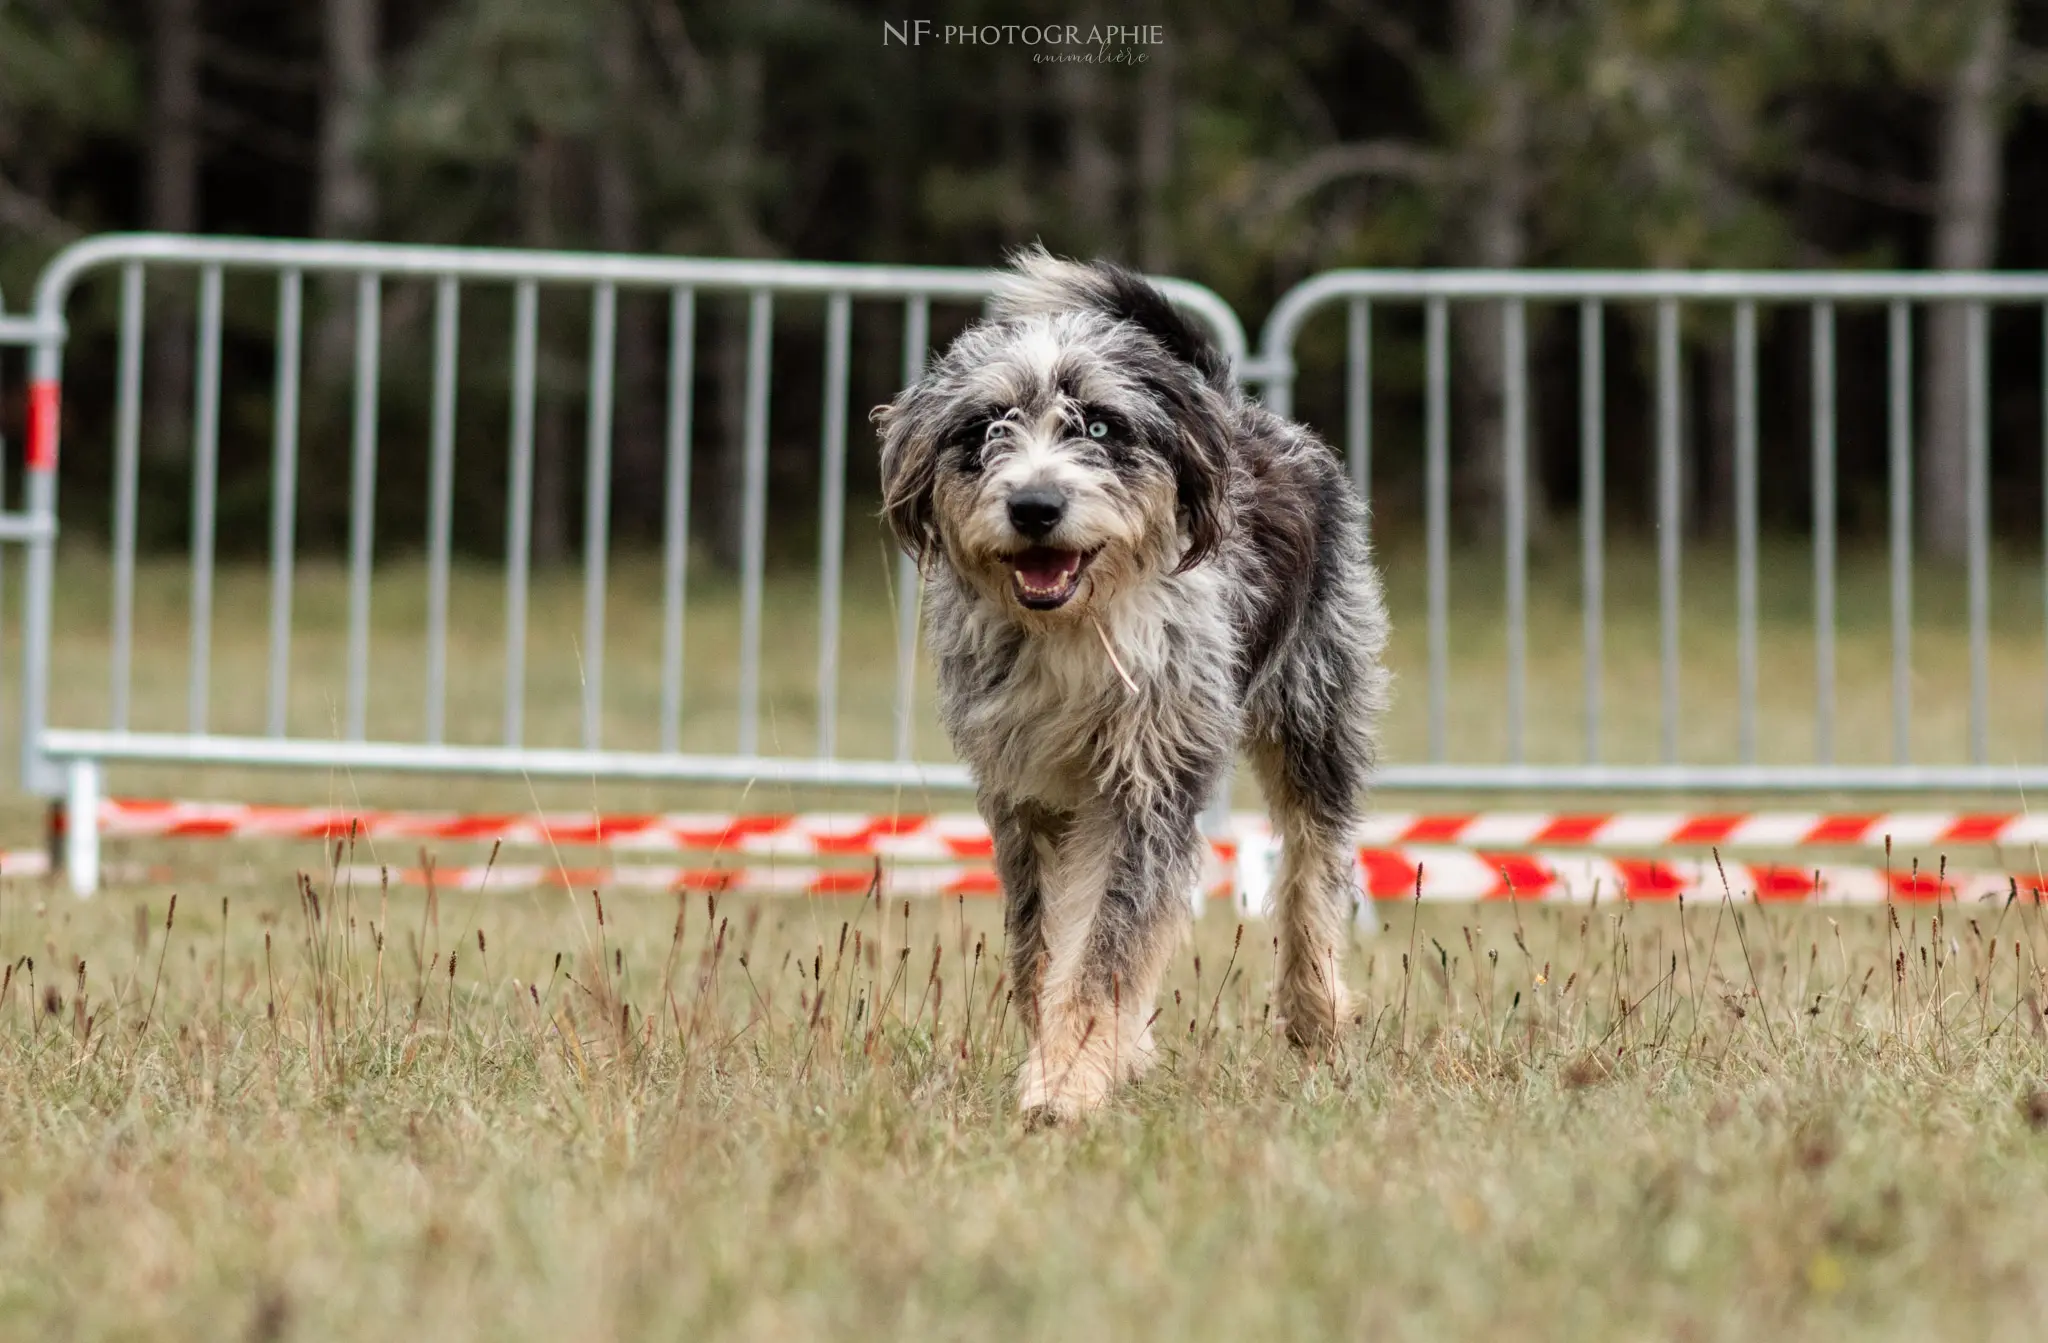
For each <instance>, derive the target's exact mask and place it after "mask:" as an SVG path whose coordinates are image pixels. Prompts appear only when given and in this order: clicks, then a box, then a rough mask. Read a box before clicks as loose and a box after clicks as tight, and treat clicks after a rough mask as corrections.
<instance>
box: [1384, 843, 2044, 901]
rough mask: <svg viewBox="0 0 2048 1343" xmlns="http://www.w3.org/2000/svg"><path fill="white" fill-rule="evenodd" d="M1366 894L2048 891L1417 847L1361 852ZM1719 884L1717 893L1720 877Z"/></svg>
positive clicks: (1658, 896)
mask: <svg viewBox="0 0 2048 1343" xmlns="http://www.w3.org/2000/svg"><path fill="white" fill-rule="evenodd" d="M1358 857H1359V863H1360V865H1361V866H1362V868H1363V870H1364V877H1365V888H1366V890H1367V891H1369V892H1370V893H1371V895H1372V897H1373V899H1375V900H1384V901H1395V902H1398V901H1401V900H1408V899H1413V898H1414V897H1415V894H1416V874H1417V871H1418V870H1419V871H1420V872H1421V894H1422V898H1423V899H1424V900H1450V901H1457V900H1511V899H1543V900H1564V901H1583V900H1592V899H1594V898H1595V897H1596V896H1597V897H1598V898H1601V899H1616V898H1623V899H1629V900H1675V899H1677V898H1678V897H1680V896H1684V897H1685V898H1686V899H1688V900H1718V899H1720V898H1721V897H1722V895H1723V893H1724V892H1725V893H1726V894H1728V895H1730V896H1733V897H1734V898H1735V899H1737V900H1750V899H1755V900H1760V901H1766V902H1771V901H1787V902H1800V901H1805V902H1815V903H1826V904H1873V903H1874V904H1882V903H1884V902H1886V901H1888V900H1985V899H2004V898H2005V897H2006V895H2007V894H2008V893H2009V892H2010V891H2011V890H2012V889H2013V887H2014V885H2015V884H2016V885H2017V887H2018V889H2019V890H2020V891H2022V892H2039V891H2043V890H2048V881H2044V880H2043V879H2042V878H2041V877H2039V876H2029V877H2014V876H2009V875H2008V874H2006V873H2003V872H1983V871H1973V872H1959V871H1955V870H1950V871H1948V872H1947V873H1946V874H1941V873H1938V872H1937V871H1936V870H1933V869H1927V868H1920V869H1915V868H1913V867H1911V866H1906V867H1900V868H1895V869H1892V870H1887V869H1885V868H1882V867H1870V866H1858V865H1850V864H1820V865H1812V864H1808V865H1794V864H1789V863H1743V862H1733V861H1724V862H1722V863H1720V864H1716V863H1715V862H1714V861H1713V860H1711V859H1697V858H1610V857H1607V856H1604V855H1597V854H1586V853H1559V852H1555V851H1547V852H1546V851H1538V852H1535V853H1500V852H1489V851H1484V850H1473V849H1460V848H1448V847H1424V846H1417V847H1412V848H1403V849H1382V848H1365V849H1361V850H1360V851H1359V855H1358ZM1724 872H1725V874H1726V883H1725V885H1724V884H1723V873H1724Z"/></svg>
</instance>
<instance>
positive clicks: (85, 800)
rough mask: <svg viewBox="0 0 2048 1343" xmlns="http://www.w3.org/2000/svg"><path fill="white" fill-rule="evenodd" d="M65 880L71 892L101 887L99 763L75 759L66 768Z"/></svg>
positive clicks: (87, 890) (82, 894) (84, 892)
mask: <svg viewBox="0 0 2048 1343" xmlns="http://www.w3.org/2000/svg"><path fill="white" fill-rule="evenodd" d="M64 877H65V879H66V880H67V881H69V882H70V883H71V893H72V894H73V895H78V896H87V895H91V894H93V893H94V892H95V891H97V890H99V888H100V762H99V761H97V760H74V761H72V762H71V763H70V764H69V765H68V766H67V767H66V769H65V781H64Z"/></svg>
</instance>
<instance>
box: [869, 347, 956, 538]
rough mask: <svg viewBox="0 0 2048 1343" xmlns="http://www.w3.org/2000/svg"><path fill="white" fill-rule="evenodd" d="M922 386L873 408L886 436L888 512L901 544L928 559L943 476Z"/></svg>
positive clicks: (884, 505) (872, 414) (884, 494)
mask: <svg viewBox="0 0 2048 1343" xmlns="http://www.w3.org/2000/svg"><path fill="white" fill-rule="evenodd" d="M916 394H917V388H915V387H911V388H908V389H906V390H905V391H904V392H903V393H902V394H901V395H899V396H898V397H897V398H896V399H895V400H894V401H892V402H890V403H889V404H888V405H886V406H876V407H875V408H874V409H873V410H872V411H870V412H868V418H869V419H870V420H872V421H873V422H874V424H875V428H876V430H877V432H878V433H879V434H880V436H881V440H882V516H883V517H885V518H887V519H888V521H889V530H891V531H892V532H894V533H895V534H896V544H897V545H899V546H901V547H903V549H904V550H905V551H906V552H908V553H909V555H910V557H911V558H912V559H914V560H916V561H917V562H918V564H920V565H922V564H924V562H925V561H926V560H927V559H929V558H930V557H931V555H932V553H933V552H934V551H935V550H937V549H938V543H939V538H938V528H937V523H936V521H935V516H934V513H933V503H932V490H933V488H934V486H936V485H937V483H938V478H939V444H938V440H937V438H936V437H935V436H934V435H933V434H932V433H931V432H930V431H929V417H928V416H919V415H917V414H915V413H914V411H913V407H912V398H914V397H915V396H916Z"/></svg>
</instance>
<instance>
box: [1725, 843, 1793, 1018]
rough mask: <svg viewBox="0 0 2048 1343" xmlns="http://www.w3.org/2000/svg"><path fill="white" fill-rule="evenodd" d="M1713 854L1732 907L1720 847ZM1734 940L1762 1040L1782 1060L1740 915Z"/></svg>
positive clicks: (1733, 897)
mask: <svg viewBox="0 0 2048 1343" xmlns="http://www.w3.org/2000/svg"><path fill="white" fill-rule="evenodd" d="M1713 853H1714V870H1715V871H1716V872H1719V873H1720V874H1721V898H1722V899H1723V900H1724V901H1726V902H1727V903H1728V904H1729V905H1730V906H1733V905H1734V903H1735V892H1734V890H1733V889H1732V888H1731V887H1730V886H1729V885H1728V869H1727V868H1725V867H1723V866H1722V865H1721V846H1720V845H1718V844H1717V845H1715V846H1714V849H1713ZM1735 940H1736V942H1737V943H1738V944H1740V946H1741V947H1742V964H1743V965H1744V967H1745V968H1747V969H1748V971H1749V993H1750V996H1751V997H1752V998H1755V999H1756V1010H1757V1015H1758V1016H1760V1017H1762V1018H1763V1023H1764V1038H1765V1039H1767V1040H1769V1041H1770V1042H1771V1052H1772V1053H1773V1054H1777V1055H1779V1057H1780V1058H1782V1057H1783V1056H1784V1055H1783V1053H1782V1051H1780V1050H1779V1048H1778V1036H1777V1032H1775V1031H1773V1030H1772V1029H1771V1012H1770V1008H1769V1006H1768V1004H1766V1003H1765V1002H1764V995H1763V990H1762V989H1761V988H1759V987H1758V986H1757V982H1756V963H1755V962H1754V961H1752V960H1750V958H1749V937H1748V935H1747V934H1746V933H1745V932H1744V931H1743V928H1742V916H1741V915H1740V914H1737V915H1736V916H1735Z"/></svg>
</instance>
